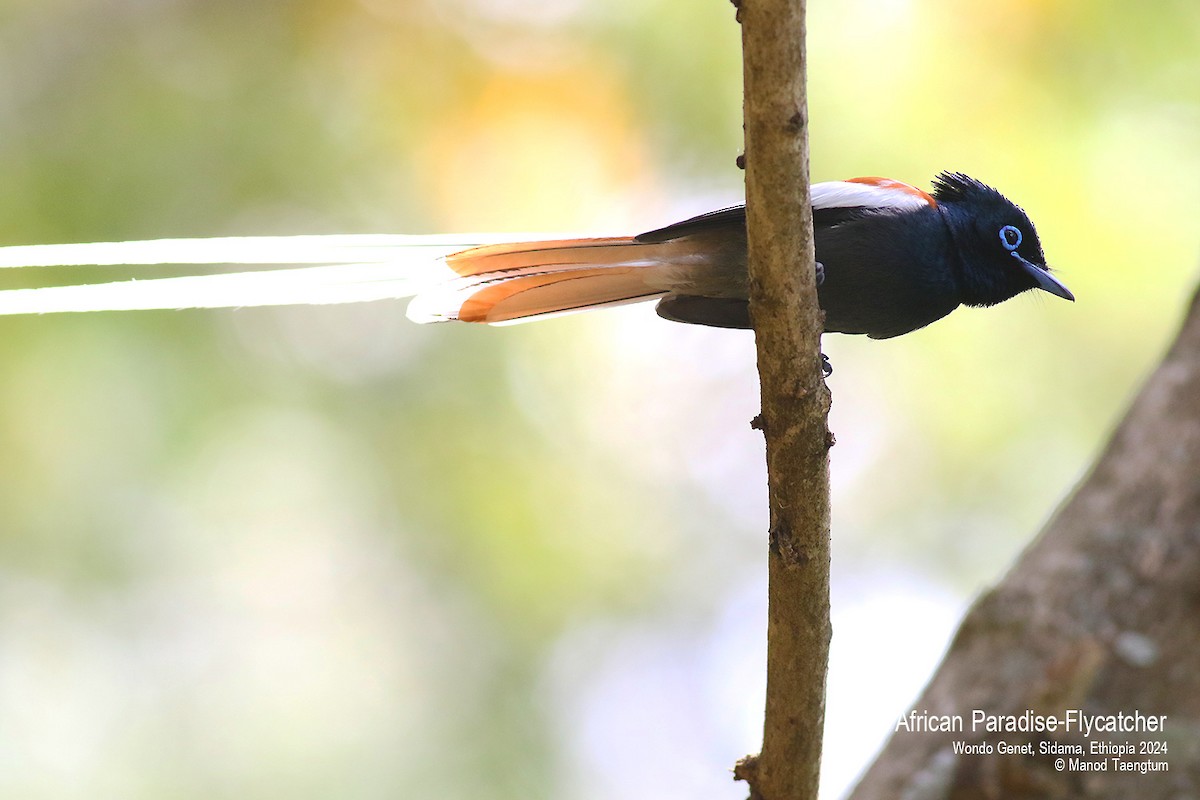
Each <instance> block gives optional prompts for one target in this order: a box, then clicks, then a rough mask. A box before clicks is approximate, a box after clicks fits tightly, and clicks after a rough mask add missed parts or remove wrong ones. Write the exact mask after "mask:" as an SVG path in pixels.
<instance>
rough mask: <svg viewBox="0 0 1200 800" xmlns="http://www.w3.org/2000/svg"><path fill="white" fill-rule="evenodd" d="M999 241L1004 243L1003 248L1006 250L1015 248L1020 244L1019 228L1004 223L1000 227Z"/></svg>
mask: <svg viewBox="0 0 1200 800" xmlns="http://www.w3.org/2000/svg"><path fill="white" fill-rule="evenodd" d="M1000 243H1001V244H1002V245H1004V249H1005V250H1008V251H1010V252H1011V251H1013V250H1016V249H1017V248H1018V247H1020V246H1021V230H1020V228H1016V227H1013V226H1012V225H1005V226H1004V227H1003V228H1001V229H1000Z"/></svg>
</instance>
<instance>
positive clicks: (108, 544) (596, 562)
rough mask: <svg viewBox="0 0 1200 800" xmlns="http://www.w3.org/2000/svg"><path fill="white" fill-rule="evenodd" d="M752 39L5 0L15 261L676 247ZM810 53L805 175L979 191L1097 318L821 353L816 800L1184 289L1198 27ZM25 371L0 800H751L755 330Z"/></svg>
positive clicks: (658, 25) (916, 674)
mask: <svg viewBox="0 0 1200 800" xmlns="http://www.w3.org/2000/svg"><path fill="white" fill-rule="evenodd" d="M738 36H739V34H738V30H737V26H736V25H735V24H734V21H733V9H732V8H731V7H730V6H729V4H728V3H726V2H723V1H722V0H711V1H710V2H705V3H696V2H685V1H684V0H610V1H609V2H605V3H600V2H588V1H587V0H443V1H442V2H434V0H359V1H358V2H352V1H351V0H342V2H334V0H288V1H287V2H284V0H260V1H258V2H246V0H237V1H236V2H235V1H234V0H3V5H2V6H0V242H3V243H5V244H21V243H38V242H63V241H92V240H118V239H130V238H152V237H163V236H203V235H239V234H268V233H272V234H288V233H325V232H330V233H333V232H406V233H421V232H453V231H469V230H554V229H566V230H586V229H589V228H591V229H602V230H613V229H625V230H628V231H629V232H636V231H638V230H645V229H649V228H653V227H656V226H659V225H662V224H665V223H669V222H672V221H675V220H677V219H680V218H683V217H684V216H687V215H689V214H693V213H698V212H700V211H705V210H709V209H712V208H716V207H719V206H721V205H727V204H731V203H735V202H739V201H740V199H741V180H742V175H741V173H740V172H739V171H738V170H737V169H735V167H734V159H735V157H736V156H737V154H738V153H739V151H740V135H741V123H740V82H741V75H740V61H739V39H738ZM809 36H810V52H811V64H810V68H811V73H810V99H811V119H812V170H813V177H814V179H815V180H829V179H836V178H844V177H850V176H854V175H888V176H891V177H895V178H900V179H903V180H907V181H910V182H912V183H916V184H918V185H922V186H925V185H927V184H928V181H929V179H930V178H932V176H933V175H934V174H935V173H936V172H938V171H939V170H942V169H951V170H962V171H965V172H968V173H969V174H971V175H974V176H976V177H978V178H980V179H982V180H984V181H987V182H990V183H992V184H994V185H996V186H997V187H998V188H1000V189H1001V190H1002V191H1004V192H1006V193H1007V194H1008V195H1009V196H1010V197H1012V198H1013V199H1015V200H1016V201H1017V202H1019V203H1020V204H1022V205H1023V206H1024V207H1025V208H1026V209H1027V210H1028V211H1029V213H1030V214H1031V216H1032V217H1033V218H1034V219H1035V220H1036V221H1037V223H1038V225H1039V231H1040V233H1041V236H1042V240H1043V243H1044V245H1045V249H1046V252H1047V255H1048V257H1049V259H1050V262H1051V264H1052V265H1053V266H1055V267H1056V268H1057V269H1058V270H1060V274H1061V275H1062V276H1063V278H1064V280H1065V281H1066V282H1067V284H1068V285H1069V286H1070V287H1071V288H1072V289H1073V290H1074V292H1075V293H1076V295H1077V296H1078V298H1079V302H1078V303H1076V304H1075V305H1073V306H1072V305H1069V304H1066V303H1063V302H1060V301H1058V300H1056V299H1053V298H1049V297H1044V298H1043V297H1031V296H1023V297H1021V298H1018V299H1016V300H1014V301H1012V302H1009V303H1007V304H1005V305H1003V306H1001V307H999V308H996V309H991V310H984V311H980V310H961V311H958V312H956V313H955V314H954V315H952V316H951V317H950V318H948V319H946V320H944V321H942V322H939V323H938V324H936V325H934V326H933V327H932V328H930V329H927V330H924V331H921V332H918V333H915V334H913V335H911V336H907V337H904V338H902V339H900V340H892V341H887V342H869V341H856V340H852V339H849V338H838V337H829V338H828V339H827V341H826V343H825V349H826V352H827V353H828V354H829V355H830V356H831V358H832V360H833V363H834V365H835V367H836V371H835V373H834V375H833V377H832V378H831V380H830V385H831V387H832V390H833V393H834V408H833V420H832V424H833V427H834V430H835V432H836V434H837V438H838V444H837V446H836V447H835V448H834V450H833V481H834V490H835V498H834V502H835V515H834V531H833V535H834V550H835V553H834V555H835V563H834V625H835V641H834V653H833V664H832V673H831V678H830V688H831V697H830V706H829V714H828V734H829V739H828V743H827V746H826V750H827V756H826V772H825V785H826V792H825V794H826V796H828V797H830V798H832V797H836V796H838V795H840V794H841V793H842V792H843V791H844V790H845V788H846V787H847V786H848V785H849V783H850V782H851V781H852V780H853V778H854V776H855V775H856V773H857V772H858V770H859V769H860V768H861V767H862V766H863V765H864V764H865V763H866V762H867V761H868V760H869V759H870V757H871V756H872V754H873V751H874V750H875V748H876V747H877V746H878V744H879V743H880V742H881V741H882V739H883V737H884V736H885V735H886V734H887V733H888V732H889V731H890V729H891V727H892V726H893V724H894V721H895V718H896V717H897V716H898V715H899V714H901V713H904V712H906V711H907V708H908V704H909V703H910V702H911V701H912V698H913V697H914V696H915V694H916V692H917V691H918V690H919V688H920V687H921V685H922V684H923V682H924V680H925V678H926V677H927V675H928V673H929V670H931V669H932V667H933V665H934V664H935V663H936V661H937V660H938V658H939V653H940V650H941V648H942V647H943V646H944V644H945V642H946V640H947V637H948V636H949V634H950V632H951V631H952V628H953V625H954V621H955V620H956V618H957V617H958V616H959V614H960V613H961V611H962V610H963V608H964V606H965V604H966V603H967V602H968V601H969V599H970V597H971V596H972V595H973V594H974V593H976V592H978V591H979V590H980V589H981V588H983V587H985V586H987V585H988V584H989V583H990V582H992V581H994V580H995V579H997V578H998V577H999V576H1000V575H1001V574H1002V573H1003V571H1004V570H1005V568H1006V566H1007V565H1008V564H1009V563H1010V561H1011V559H1012V558H1013V557H1014V555H1015V554H1016V553H1017V552H1018V551H1019V550H1020V548H1021V547H1022V545H1023V544H1024V543H1025V542H1027V541H1028V540H1029V538H1030V537H1031V535H1032V534H1033V533H1034V532H1035V531H1036V530H1037V528H1038V527H1039V525H1040V524H1041V523H1042V522H1043V521H1044V520H1045V519H1046V518H1047V516H1048V515H1049V514H1050V513H1051V511H1052V509H1053V508H1054V507H1055V505H1056V504H1057V503H1058V502H1059V501H1060V500H1061V499H1062V498H1063V497H1064V495H1065V493H1066V492H1068V491H1069V489H1070V487H1071V486H1072V484H1073V483H1074V482H1075V481H1076V480H1077V479H1078V478H1079V477H1080V475H1081V473H1082V471H1083V470H1084V469H1085V468H1086V466H1087V464H1088V463H1089V460H1090V459H1091V458H1092V457H1093V456H1094V455H1095V454H1096V452H1097V450H1098V448H1099V447H1100V446H1101V444H1102V442H1103V441H1104V438H1105V436H1106V435H1107V432H1108V431H1109V430H1110V429H1111V427H1112V425H1113V423H1114V421H1115V420H1116V419H1117V418H1118V416H1119V414H1120V412H1121V409H1122V407H1123V405H1124V404H1125V403H1126V402H1127V400H1128V398H1129V397H1130V394H1131V392H1132V391H1133V390H1134V389H1135V388H1136V386H1137V385H1138V383H1139V381H1140V380H1141V379H1142V377H1143V376H1144V375H1145V374H1146V373H1147V371H1148V370H1149V369H1150V368H1151V367H1152V365H1153V364H1154V363H1155V362H1156V359H1157V358H1158V356H1159V354H1160V352H1161V351H1162V349H1163V347H1164V344H1165V343H1166V342H1167V341H1168V339H1169V337H1170V336H1171V334H1172V332H1173V329H1174V327H1175V325H1176V323H1177V320H1178V318H1179V316H1180V312H1181V309H1182V307H1183V303H1184V302H1185V300H1186V298H1187V297H1188V294H1189V291H1190V289H1191V286H1192V285H1193V284H1194V283H1195V281H1196V279H1197V276H1198V274H1200V269H1198V262H1200V230H1198V228H1200V226H1198V225H1197V219H1198V218H1200V216H1198V212H1200V5H1197V4H1196V3H1195V2H1194V0H1154V1H1152V2H1147V3H1138V4H1134V3H1121V2H1116V1H1115V0H1101V2H1094V1H1091V2H1085V1H1084V0H1059V1H1057V2H1056V1H1053V0H997V1H996V2H992V3H987V4H968V3H961V2H953V0H879V1H878V2H867V0H843V1H842V2H838V3H813V4H812V7H811V8H810V22H809ZM4 277H5V278H6V279H7V281H8V282H7V283H6V284H5V285H8V286H13V285H22V284H23V283H27V282H30V281H34V280H59V279H67V278H69V277H70V276H66V277H64V276H58V277H53V276H47V275H26V274H14V275H9V276H4ZM0 370H2V372H0V375H2V376H3V378H2V380H0V471H2V474H0V477H2V480H0V796H4V797H24V798H89V800H90V799H92V798H108V797H112V798H116V797H120V798H161V797H172V798H193V797H194V798H206V800H209V799H211V798H226V797H228V798H246V797H289V798H310V797H311V798H327V797H335V796H336V797H344V798H395V797H421V796H425V797H439V798H451V799H453V798H464V800H465V799H466V798H479V797H488V798H523V799H527V798H551V797H553V798H571V799H578V800H593V799H595V800H600V799H601V798H605V799H607V798H626V797H633V796H647V797H657V798H689V799H694V798H729V799H730V800H732V798H741V797H743V796H744V795H745V789H744V787H742V786H739V785H736V784H734V783H733V782H732V780H731V779H730V774H729V772H728V770H729V768H730V767H731V765H732V764H733V762H734V760H735V759H736V758H738V757H740V756H742V755H744V754H746V753H749V752H752V751H754V750H756V749H757V744H758V737H759V731H760V725H761V706H762V691H763V689H762V681H763V677H762V673H763V660H764V652H763V647H764V646H763V642H762V639H763V635H764V614H765V575H764V569H765V561H764V558H763V555H764V546H765V535H764V531H765V527H766V508H765V491H764V481H765V477H764V474H763V466H762V452H761V449H762V448H761V439H760V437H759V435H758V434H757V433H755V432H753V431H751V430H750V428H749V425H748V422H749V420H750V418H751V417H752V416H754V414H755V413H756V410H757V409H756V392H757V386H756V376H755V373H754V367H753V345H752V341H751V337H750V336H749V335H748V334H745V333H741V332H729V331H715V330H705V329H698V328H692V327H689V326H679V325H670V324H667V323H664V322H661V321H660V320H658V319H657V318H656V317H655V316H654V314H653V311H652V310H651V309H650V307H648V306H640V307H633V308H624V309H618V310H613V311H609V312H605V313H600V314H595V315H584V316H581V317H575V318H569V319H562V320H556V321H552V322H546V323H542V324H538V325H531V326H524V327H519V328H509V329H474V328H467V327H466V326H463V327H461V328H460V327H455V326H439V327H432V328H431V327H424V328H419V327H416V326H412V325H410V324H408V323H407V322H406V321H405V320H404V318H403V306H402V305H401V304H399V303H390V302H389V303H375V304H365V305H358V306H342V307H329V308H289V309H265V310H241V311H216V312H214V311H186V312H142V313H129V314H94V315H83V316H75V317H70V316H61V317H46V318H16V319H14V318H5V319H2V320H0Z"/></svg>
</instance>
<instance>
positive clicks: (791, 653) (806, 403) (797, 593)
mask: <svg viewBox="0 0 1200 800" xmlns="http://www.w3.org/2000/svg"><path fill="white" fill-rule="evenodd" d="M735 2H736V0H735ZM736 4H737V5H738V19H739V20H740V21H741V23H742V50H743V56H742V57H743V79H744V83H745V105H744V114H745V126H746V205H747V212H746V213H747V234H748V237H749V251H750V312H751V317H752V319H753V321H754V330H755V334H756V340H757V346H758V370H759V378H760V384H761V387H762V427H763V431H764V435H765V437H766V445H767V473H768V478H767V480H768V487H769V494H770V506H771V529H770V547H769V568H768V569H769V581H770V587H769V590H768V592H769V612H768V625H767V702H766V721H765V725H764V730H763V749H762V753H761V754H760V755H759V756H757V757H749V758H747V759H744V760H743V761H741V762H740V763H739V764H738V766H737V769H736V770H735V775H736V776H737V777H738V778H741V779H744V780H746V781H747V782H748V783H749V784H750V791H751V797H754V798H762V800H808V799H810V798H816V796H817V788H818V783H819V777H820V761H821V738H822V730H823V727H824V721H825V675H826V670H827V667H828V660H829V640H830V635H831V628H830V622H829V458H828V449H829V446H830V445H831V444H832V437H831V436H830V435H829V432H828V427H827V416H828V411H829V402H830V401H829V392H828V389H827V388H826V387H825V383H824V381H823V380H822V372H821V362H820V339H821V331H822V314H821V312H820V310H819V308H818V306H817V294H816V282H815V275H814V256H813V235H812V214H811V211H810V208H809V197H808V196H809V189H808V185H809V182H808V118H807V114H808V110H807V100H806V90H805V45H804V36H805V28H804V13H805V3H804V0H740V2H736Z"/></svg>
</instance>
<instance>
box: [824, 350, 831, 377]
mask: <svg viewBox="0 0 1200 800" xmlns="http://www.w3.org/2000/svg"><path fill="white" fill-rule="evenodd" d="M832 374H833V364H830V363H829V356H827V355H825V354H824V353H821V377H822V378H828V377H829V376H830V375H832Z"/></svg>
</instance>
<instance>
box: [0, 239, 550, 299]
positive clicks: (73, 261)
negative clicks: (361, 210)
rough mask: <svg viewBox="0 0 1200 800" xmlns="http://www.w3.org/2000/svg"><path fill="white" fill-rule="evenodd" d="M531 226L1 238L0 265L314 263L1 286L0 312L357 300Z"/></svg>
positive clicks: (438, 274) (424, 283)
mask: <svg viewBox="0 0 1200 800" xmlns="http://www.w3.org/2000/svg"><path fill="white" fill-rule="evenodd" d="M539 238H542V237H541V236H540V235H538V234H499V235H498V234H480V235H475V234H467V235H463V236H453V237H448V236H406V235H390V234H379V235H375V234H367V235H333V236H264V237H234V238H215V239H160V240H153V241H140V242H101V243H94V244H62V245H18V246H12V247H0V268H21V267H87V266H115V265H130V266H152V265H168V264H189V265H190V264H198V265H199V264H211V265H216V264H261V265H267V264H276V265H295V264H323V265H326V266H309V267H294V266H293V267H290V268H281V269H260V270H255V271H251V272H235V273H226V274H216V275H189V276H184V277H172V278H149V279H146V280H139V279H135V280H126V281H118V282H114V283H97V284H80V285H71V286H50V287H44V288H32V289H9V290H5V291H0V314H48V313H58V312H71V311H131V310H147V309H166V308H227V307H242V306H268V305H298V304H305V305H307V304H313V305H317V304H330V303H357V302H367V301H371V300H384V299H394V298H400V297H409V296H411V295H414V294H416V293H418V292H420V291H422V290H423V289H426V288H429V287H430V286H431V285H436V284H437V283H439V282H441V281H444V280H449V279H453V278H455V277H457V276H456V275H455V273H453V272H452V271H451V270H450V269H449V268H447V267H446V266H445V264H444V263H442V261H441V259H443V258H444V257H445V256H447V255H450V254H452V253H456V252H459V251H461V250H465V249H467V248H469V247H474V246H477V245H483V244H501V243H506V242H520V241H530V240H537V239H539Z"/></svg>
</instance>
